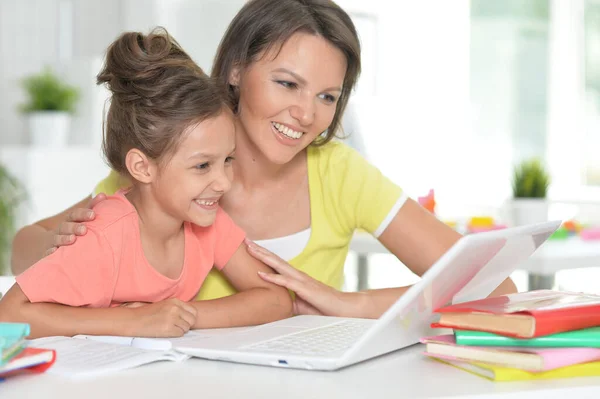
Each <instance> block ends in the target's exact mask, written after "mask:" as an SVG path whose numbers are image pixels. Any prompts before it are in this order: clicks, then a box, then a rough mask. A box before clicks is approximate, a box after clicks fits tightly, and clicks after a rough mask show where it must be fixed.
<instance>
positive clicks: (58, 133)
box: [21, 68, 79, 147]
mask: <svg viewBox="0 0 600 399" xmlns="http://www.w3.org/2000/svg"><path fill="white" fill-rule="evenodd" d="M23 88H24V89H25V92H26V93H27V97H28V101H27V103H26V104H24V105H22V106H21V110H22V111H23V112H24V113H25V114H26V115H27V119H28V125H29V134H30V138H31V141H32V144H34V145H37V146H44V147H60V146H64V145H65V144H66V143H67V139H68V134H69V127H70V125H71V115H72V114H73V113H74V111H75V105H76V103H77V100H78V99H79V90H78V89H77V88H76V87H74V86H70V85H68V84H67V83H65V82H64V81H63V80H62V79H60V78H59V77H58V76H57V75H56V74H55V73H54V72H53V71H52V70H51V69H49V68H46V69H45V70H44V71H42V72H41V73H39V74H35V75H31V76H28V77H26V78H25V79H24V80H23Z"/></svg>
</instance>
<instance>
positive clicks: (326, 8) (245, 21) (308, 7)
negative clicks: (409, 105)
mask: <svg viewBox="0 0 600 399" xmlns="http://www.w3.org/2000/svg"><path fill="white" fill-rule="evenodd" d="M297 32H306V33H310V34H314V35H318V36H321V37H323V38H324V39H326V40H327V41H329V42H330V43H332V44H333V45H334V46H335V47H337V48H338V49H340V50H341V51H342V53H343V54H344V55H345V56H346V61H347V64H348V67H347V71H346V76H345V78H344V84H343V87H342V93H341V95H340V97H339V100H338V103H337V108H336V111H335V115H334V116H333V120H332V122H331V125H329V128H328V129H327V133H326V134H325V135H324V136H321V137H320V138H319V139H318V140H317V141H315V144H316V145H322V144H325V143H327V142H329V141H330V140H331V139H332V138H333V137H334V136H335V135H336V133H337V132H338V129H339V127H340V124H341V119H342V115H343V113H344V109H345V108H346V105H347V104H348V98H349V97H350V93H351V91H352V89H353V87H354V84H355V83H356V80H357V78H358V75H359V74H360V43H359V40H358V36H357V34H356V29H355V27H354V24H353V23H352V20H351V19H350V17H349V16H348V14H347V13H346V12H345V11H344V10H342V9H341V8H340V7H339V6H338V5H337V4H335V3H334V2H333V1H330V0H250V1H249V2H248V3H246V5H244V7H243V8H242V9H241V10H240V11H239V12H238V13H237V15H236V16H235V17H234V19H233V21H231V23H230V24H229V27H228V28H227V32H225V36H224V37H223V39H222V40H221V43H220V45H219V49H218V50H217V55H216V57H215V62H214V64H213V68H212V76H213V77H214V78H216V79H218V80H219V82H220V83H221V84H222V85H225V86H226V87H227V88H228V93H229V97H230V98H229V100H230V102H231V103H232V104H233V106H234V109H235V108H237V105H238V102H239V90H238V89H237V88H236V87H234V86H232V85H230V84H229V77H230V74H231V71H232V69H233V68H235V67H238V68H241V70H242V71H243V69H244V68H247V67H248V66H249V65H250V64H252V63H253V62H255V61H257V60H258V59H259V57H261V56H262V55H264V54H265V53H266V52H268V51H269V50H270V49H272V48H274V47H275V46H279V47H280V46H281V45H283V44H284V43H285V42H286V40H288V39H289V38H290V37H291V36H292V35H293V34H294V33H297Z"/></svg>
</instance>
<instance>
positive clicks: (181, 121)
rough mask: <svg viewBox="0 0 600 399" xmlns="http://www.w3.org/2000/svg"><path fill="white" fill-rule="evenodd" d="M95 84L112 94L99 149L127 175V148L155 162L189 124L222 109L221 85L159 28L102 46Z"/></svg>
mask: <svg viewBox="0 0 600 399" xmlns="http://www.w3.org/2000/svg"><path fill="white" fill-rule="evenodd" d="M97 83H98V84H104V83H106V84H107V87H108V88H109V89H110V91H111V93H112V96H111V103H110V108H109V110H108V115H107V117H106V121H105V124H104V140H103V145H102V150H103V152H104V156H105V157H106V159H107V161H108V163H109V165H110V166H111V167H112V168H113V169H114V170H115V171H117V172H119V173H122V174H128V171H127V167H126V166H125V156H126V155H127V152H128V151H129V150H130V149H132V148H137V149H139V150H141V151H143V152H144V153H145V154H146V156H148V157H149V158H151V159H155V160H158V161H160V160H162V159H163V156H165V155H167V154H170V153H171V152H172V151H173V150H174V148H175V146H176V144H177V143H178V142H179V141H180V140H181V139H182V138H183V133H184V131H186V129H187V128H188V127H189V126H191V125H193V124H196V123H199V122H201V121H203V120H205V119H208V118H211V117H215V116H217V115H219V114H220V113H221V112H222V111H223V109H227V108H228V103H227V97H226V95H225V92H224V90H220V89H219V86H218V84H217V83H216V81H214V80H212V79H211V78H209V77H208V76H207V75H206V74H205V73H204V72H203V71H202V69H201V68H200V67H199V66H198V65H196V64H195V63H194V61H192V59H191V58H190V56H189V55H187V54H186V52H185V51H183V49H182V48H181V47H180V46H179V44H178V43H177V42H176V41H175V40H174V39H173V38H172V37H171V36H170V35H169V33H168V32H167V31H166V30H165V29H163V28H156V29H154V30H153V31H152V32H151V33H150V34H149V35H144V34H142V33H139V32H126V33H123V34H122V35H121V36H119V38H117V40H115V41H114V42H113V43H112V44H111V45H110V47H109V48H108V50H107V53H106V60H105V63H104V66H103V68H102V70H101V71H100V73H99V74H98V76H97Z"/></svg>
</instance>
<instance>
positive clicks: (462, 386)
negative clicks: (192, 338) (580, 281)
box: [0, 345, 600, 399]
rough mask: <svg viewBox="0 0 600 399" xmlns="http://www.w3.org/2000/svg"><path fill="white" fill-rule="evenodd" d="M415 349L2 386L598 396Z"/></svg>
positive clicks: (584, 380) (81, 394) (21, 394)
mask: <svg viewBox="0 0 600 399" xmlns="http://www.w3.org/2000/svg"><path fill="white" fill-rule="evenodd" d="M422 351H423V346H422V345H416V346H413V347H410V348H405V349H402V350H399V351H396V352H394V353H391V354H388V355H384V356H381V357H379V358H376V359H372V360H370V361H366V362H363V363H361V364H357V365H354V366H350V367H347V368H345V369H342V370H339V371H334V372H331V371H327V372H318V371H304V370H292V369H277V368H271V367H262V366H253V365H243V364H235V363H226V362H218V361H209V360H202V359H190V360H188V361H185V362H182V363H173V362H159V363H154V364H150V365H146V366H142V367H138V368H135V369H130V370H126V371H123V372H119V373H115V374H110V375H105V376H102V377H97V378H94V379H88V380H78V381H70V380H65V379H64V378H61V377H58V376H53V375H51V374H49V373H45V374H41V375H28V376H20V377H15V378H13V379H9V380H6V381H5V382H3V383H0V397H2V399H17V398H19V399H22V398H47V399H51V398H58V399H71V398H73V399H74V398H78V399H79V398H86V399H95V398H97V399H108V398H110V397H111V395H112V396H114V395H115V394H117V395H118V397H131V398H137V397H140V398H161V399H164V398H168V397H171V398H183V397H194V396H195V395H200V396H202V397H209V398H210V397H223V398H228V397H235V398H243V397H260V398H267V399H268V398H277V399H281V398H286V399H293V398H302V399H305V398H313V397H326V398H344V399H352V398H361V399H364V398H369V397H370V398H378V399H379V398H382V399H385V398H394V399H397V398H401V397H406V398H513V399H515V398H528V399H529V398H544V399H551V398H561V399H562V398H565V397H567V395H571V397H576V398H595V399H597V398H599V397H600V377H580V378H570V379H559V380H546V381H520V382H492V381H488V380H486V379H484V378H482V377H478V376H475V375H472V374H470V373H467V372H465V371H463V370H459V369H456V368H454V367H452V366H449V365H446V364H442V363H439V362H437V361H434V360H431V359H429V358H426V357H425V356H423V355H422V353H421V352H422Z"/></svg>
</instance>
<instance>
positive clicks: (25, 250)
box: [11, 194, 106, 275]
mask: <svg viewBox="0 0 600 399" xmlns="http://www.w3.org/2000/svg"><path fill="white" fill-rule="evenodd" d="M104 198H106V196H105V195H104V194H98V195H97V196H96V197H94V198H93V199H92V196H89V197H87V198H85V199H84V200H82V201H80V202H78V203H77V204H75V205H73V206H72V207H70V208H69V209H66V210H65V211H63V212H61V213H59V214H57V215H54V216H52V217H50V218H47V219H43V220H40V221H39V222H36V223H34V224H31V225H29V226H25V227H23V228H22V229H20V230H19V231H18V232H17V234H16V235H15V238H14V240H13V244H12V258H11V269H12V272H13V274H15V275H18V274H21V273H22V272H24V271H25V270H27V268H29V266H31V265H33V264H34V263H35V262H37V261H38V260H40V259H42V258H43V257H44V256H46V255H48V254H50V253H52V252H54V251H55V250H56V248H57V247H59V246H62V245H70V244H73V243H74V242H75V241H76V239H77V236H81V235H84V234H85V233H86V231H87V230H86V227H85V225H84V224H83V223H82V222H86V221H90V220H93V219H94V217H95V214H94V211H92V210H91V208H92V207H93V206H94V205H95V204H97V203H98V202H99V201H102V200H103V199H104Z"/></svg>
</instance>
